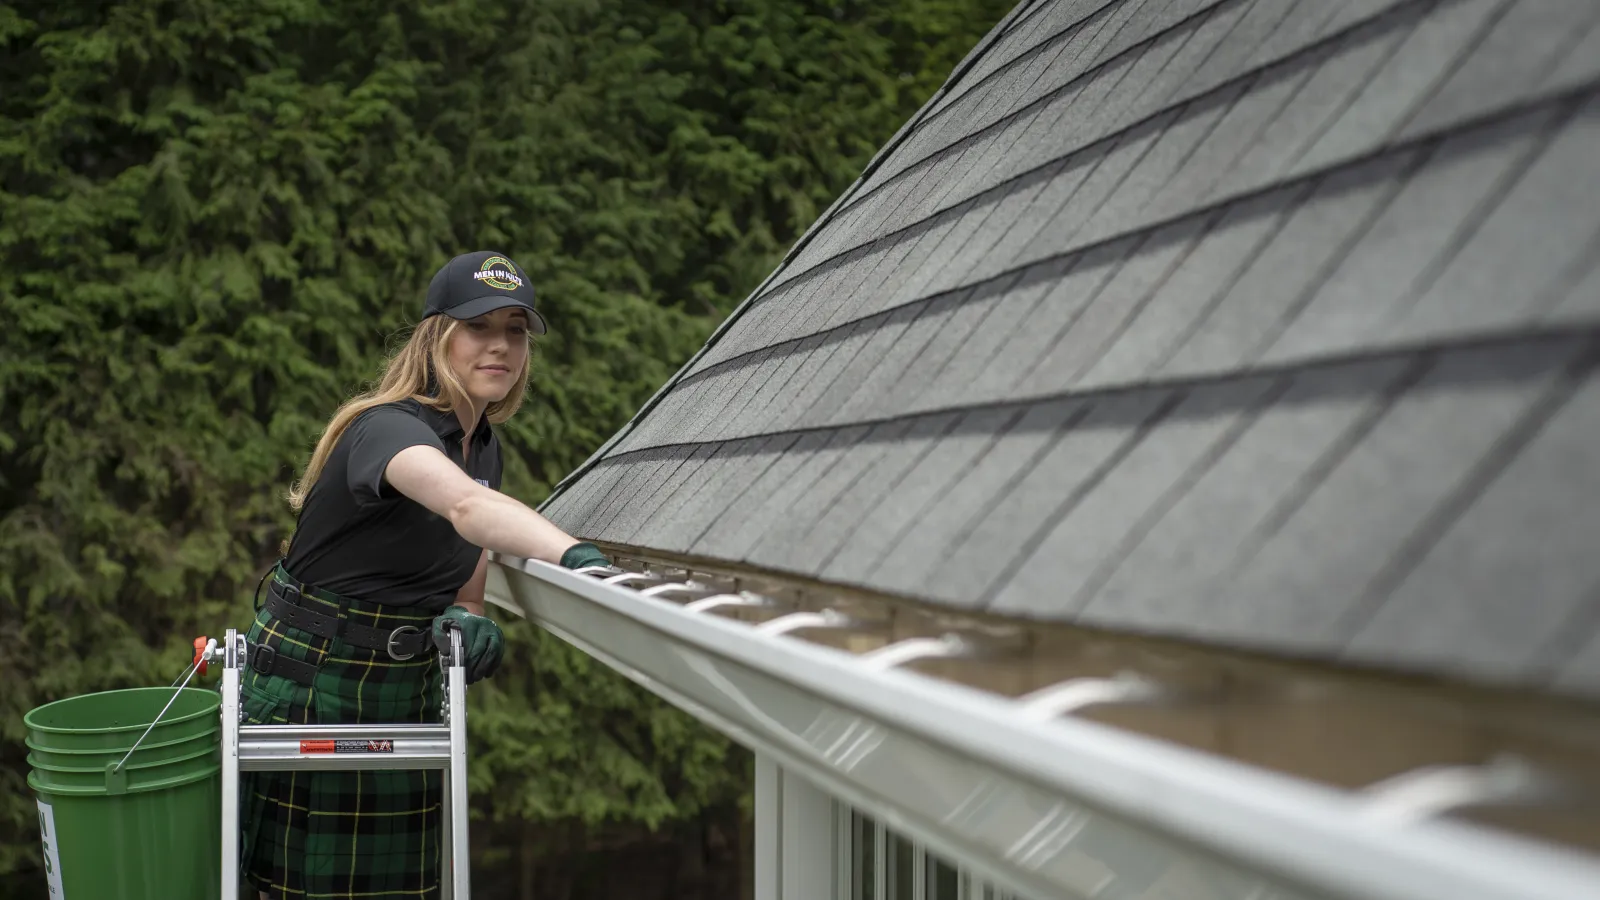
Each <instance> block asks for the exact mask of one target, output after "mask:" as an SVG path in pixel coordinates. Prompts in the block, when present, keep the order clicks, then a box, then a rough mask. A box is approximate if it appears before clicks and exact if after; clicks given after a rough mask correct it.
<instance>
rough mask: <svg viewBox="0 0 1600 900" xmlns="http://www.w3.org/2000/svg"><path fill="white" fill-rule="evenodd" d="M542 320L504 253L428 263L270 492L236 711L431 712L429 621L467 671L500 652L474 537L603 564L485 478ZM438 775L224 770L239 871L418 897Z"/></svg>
mask: <svg viewBox="0 0 1600 900" xmlns="http://www.w3.org/2000/svg"><path fill="white" fill-rule="evenodd" d="M544 333H545V324H544V319H543V317H542V316H540V314H539V312H538V311H537V310H536V309H535V308H534V291H533V287H532V285H531V284H529V283H528V281H527V276H526V275H525V274H524V272H523V270H522V269H520V268H518V267H517V266H516V265H515V264H514V263H513V262H512V261H511V260H510V259H508V258H507V257H506V256H503V255H501V254H498V253H492V252H478V253H469V254H465V255H463V256H458V257H456V258H455V259H453V260H451V261H450V262H449V263H447V264H446V265H445V266H444V267H443V268H442V269H440V270H439V272H438V274H436V275H435V276H434V279H433V281H432V283H431V284H430V285H429V287H428V293H427V299H426V302H425V305H424V308H423V317H422V321H421V322H420V324H419V325H418V326H417V327H416V329H415V330H414V331H413V332H412V333H411V335H410V338H409V339H408V340H407V341H406V343H405V345H404V346H403V347H401V349H400V351H399V352H398V353H397V354H396V355H395V356H394V357H393V358H391V359H390V360H389V362H388V364H387V365H386V367H385V369H384V371H383V374H382V378H381V379H380V381H379V384H378V386H377V388H376V389H374V390H372V391H369V392H367V393H363V394H361V395H359V396H357V397H355V398H353V399H351V400H349V401H347V402H346V403H345V404H344V405H343V406H341V407H339V409H338V411H337V412H335V413H334V415H333V418H332V420H331V421H330V422H329V423H328V425H327V428H326V429H325V430H324V431H323V433H322V436H321V438H320V440H318V442H317V445H316V449H315V450H314V451H313V453H312V455H311V460H310V463H309V464H308V465H307V467H306V471H305V474H304V476H303V477H302V478H301V480H300V482H299V483H298V484H296V485H295V486H294V489H293V490H292V491H291V492H290V494H289V502H290V505H291V506H292V507H293V508H294V509H296V510H297V511H298V512H299V522H298V525H297V527H296V529H295V534H294V538H293V541H292V542H291V544H290V546H289V548H288V552H287V554H286V555H285V558H284V559H283V560H282V561H281V562H280V563H279V564H278V565H277V566H276V567H274V569H273V571H272V572H271V573H269V578H268V580H267V585H266V593H265V598H264V600H263V601H262V605H261V608H260V609H259V610H258V612H257V615H256V618H255V621H254V623H253V624H252V626H251V628H250V630H249V634H248V638H247V639H248V641H249V643H250V645H251V650H250V661H249V667H248V668H247V669H246V670H245V671H244V673H243V680H242V684H241V694H240V696H241V705H242V708H243V711H244V715H245V720H244V721H245V724H250V725H261V724H312V725H335V724H357V723H364V724H373V723H432V722H438V721H439V718H440V706H441V703H442V692H441V690H440V688H441V674H440V671H439V665H438V656H437V651H436V650H435V643H434V639H435V634H436V633H437V634H440V635H442V633H443V628H444V623H446V622H455V623H457V624H459V625H460V628H461V632H462V641H463V645H464V647H465V650H466V671H467V680H468V682H469V683H470V682H473V681H477V680H479V679H482V678H486V677H488V676H490V675H492V674H493V673H494V671H495V669H496V668H497V667H498V666H499V664H500V658H501V653H502V646H503V645H502V637H501V633H500V628H499V626H498V625H496V624H495V622H494V621H493V620H492V619H490V618H489V617H488V616H487V615H485V612H484V607H483V603H484V600H483V591H484V580H485V576H486V566H487V558H486V550H497V551H501V552H505V553H509V554H512V555H515V556H520V557H524V558H532V559H541V560H545V561H547V562H557V563H559V564H561V565H563V566H566V567H568V568H580V567H583V566H589V565H608V564H609V561H608V560H607V559H606V558H605V557H604V556H603V555H601V553H600V552H599V550H598V549H596V548H595V547H594V545H592V544H588V543H582V542H579V541H577V540H576V539H574V538H572V537H571V536H569V535H567V534H565V533H564V532H562V531H561V530H560V529H558V528H556V527H555V526H554V525H552V524H551V523H550V522H549V521H548V520H546V519H545V518H544V517H542V516H540V515H539V514H538V513H536V512H534V511H533V510H531V509H529V508H528V507H527V506H525V505H523V504H521V503H519V502H517V501H516V500H513V499H511V498H510V497H507V496H505V495H504V494H501V493H499V487H500V475H501V458H500V443H499V441H498V439H497V438H496V436H495V433H494V430H493V429H492V427H491V426H492V425H496V424H500V423H502V422H505V421H506V420H507V419H509V418H510V417H511V415H512V414H513V413H515V412H516V410H517V407H518V406H519V405H520V404H521V402H522V397H523V392H524V389H525V388H526V385H527V381H528V368H529V352H528V351H529V343H530V341H531V335H533V334H544ZM441 789H442V781H441V776H440V773H439V772H437V771H397V772H247V773H243V776H242V778H241V791H240V793H241V797H240V808H241V812H242V817H241V818H242V822H241V825H242V828H241V831H242V840H243V846H242V847H241V852H240V867H241V870H242V871H243V872H244V873H245V877H246V878H247V879H248V880H249V882H250V884H251V885H252V887H254V888H255V889H256V890H258V891H260V892H261V895H262V896H263V897H270V898H274V900H276V898H295V900H322V898H350V900H354V898H361V900H385V898H393V900H401V898H405V900H416V898H427V897H436V896H438V893H439V885H440V880H441V877H442V874H441V869H440V837H441V815H442V813H443V804H442V799H443V798H442V796H441Z"/></svg>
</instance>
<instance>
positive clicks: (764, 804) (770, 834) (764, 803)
mask: <svg viewBox="0 0 1600 900" xmlns="http://www.w3.org/2000/svg"><path fill="white" fill-rule="evenodd" d="M755 801H756V813H755V832H756V835H755V845H756V846H755V851H756V852H755V857H756V859H755V873H756V880H755V900H783V849H782V845H781V843H780V839H781V837H782V835H783V770H782V769H779V768H778V764H777V762H775V761H774V760H773V759H772V757H770V756H767V755H766V754H764V753H757V754H756V783H755Z"/></svg>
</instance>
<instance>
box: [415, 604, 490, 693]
mask: <svg viewBox="0 0 1600 900" xmlns="http://www.w3.org/2000/svg"><path fill="white" fill-rule="evenodd" d="M446 622H454V623H456V624H457V625H459V626H461V649H462V650H464V651H465V652H466V657H467V658H466V660H465V663H464V664H465V666H466V669H467V684H472V683H473V682H475V681H481V680H483V679H485V678H488V677H489V676H490V675H493V674H494V672H495V670H496V669H498V668H500V656H501V654H503V653H505V649H506V642H505V636H504V635H502V634H501V633H500V626H499V625H496V624H495V623H494V620H493V619H490V618H486V617H484V616H475V615H473V614H472V613H470V612H467V610H466V608H465V607H462V606H452V607H450V608H449V609H447V610H445V611H444V612H442V613H440V614H439V617H438V618H436V619H434V620H433V643H434V645H435V646H437V647H438V648H439V649H440V650H441V651H444V652H449V650H450V633H449V632H448V631H446V630H445V623H446Z"/></svg>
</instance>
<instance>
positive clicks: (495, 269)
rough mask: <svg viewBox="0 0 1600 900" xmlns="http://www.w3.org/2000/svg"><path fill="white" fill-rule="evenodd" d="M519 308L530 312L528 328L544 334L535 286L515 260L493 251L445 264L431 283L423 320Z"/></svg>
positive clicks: (462, 255)
mask: <svg viewBox="0 0 1600 900" xmlns="http://www.w3.org/2000/svg"><path fill="white" fill-rule="evenodd" d="M507 306H516V307H520V308H522V309H525V310H527V311H528V328H529V329H531V330H532V331H533V333H534V334H544V333H545V324H544V316H542V315H540V314H539V311H538V310H537V309H534V308H533V283H532V282H530V281H529V280H528V274H527V272H526V271H524V270H523V269H522V268H521V267H519V266H518V265H517V264H516V263H514V262H512V261H511V257H509V256H506V255H505V254H504V253H497V252H495V251H493V250H478V251H476V252H473V253H463V254H461V255H460V256H458V257H456V258H455V259H452V260H450V261H449V262H447V263H445V264H444V266H443V267H442V268H440V269H439V271H438V273H437V274H435V275H434V276H433V281H432V282H430V283H429V284H428V301H427V304H426V305H425V306H423V308H422V317H423V318H424V319H426V318H428V317H429V316H434V315H439V314H440V313H443V314H444V315H447V316H449V317H450V318H452V319H475V318H477V317H478V316H481V315H483V314H484V313H488V312H494V311H495V310H497V309H504V308H505V307H507Z"/></svg>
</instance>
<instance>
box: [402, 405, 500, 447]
mask: <svg viewBox="0 0 1600 900" xmlns="http://www.w3.org/2000/svg"><path fill="white" fill-rule="evenodd" d="M415 402H416V404H417V407H418V412H419V413H420V414H421V417H422V421H424V422H426V423H427V424H428V427H429V428H432V429H433V433H434V434H437V435H438V436H439V439H440V440H447V441H448V440H453V441H457V442H459V441H460V440H461V420H460V419H459V418H457V417H456V414H455V413H454V412H453V411H450V410H445V411H442V412H441V411H440V410H437V409H434V408H433V407H431V406H429V405H427V404H426V403H423V402H421V401H420V400H419V401H415ZM492 434H493V432H492V431H491V430H490V428H489V416H488V414H487V413H484V414H483V415H480V416H479V417H478V425H477V427H476V428H474V429H473V432H472V438H473V442H474V443H476V444H480V445H481V444H486V443H488V441H489V438H490V436H491V435H492Z"/></svg>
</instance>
